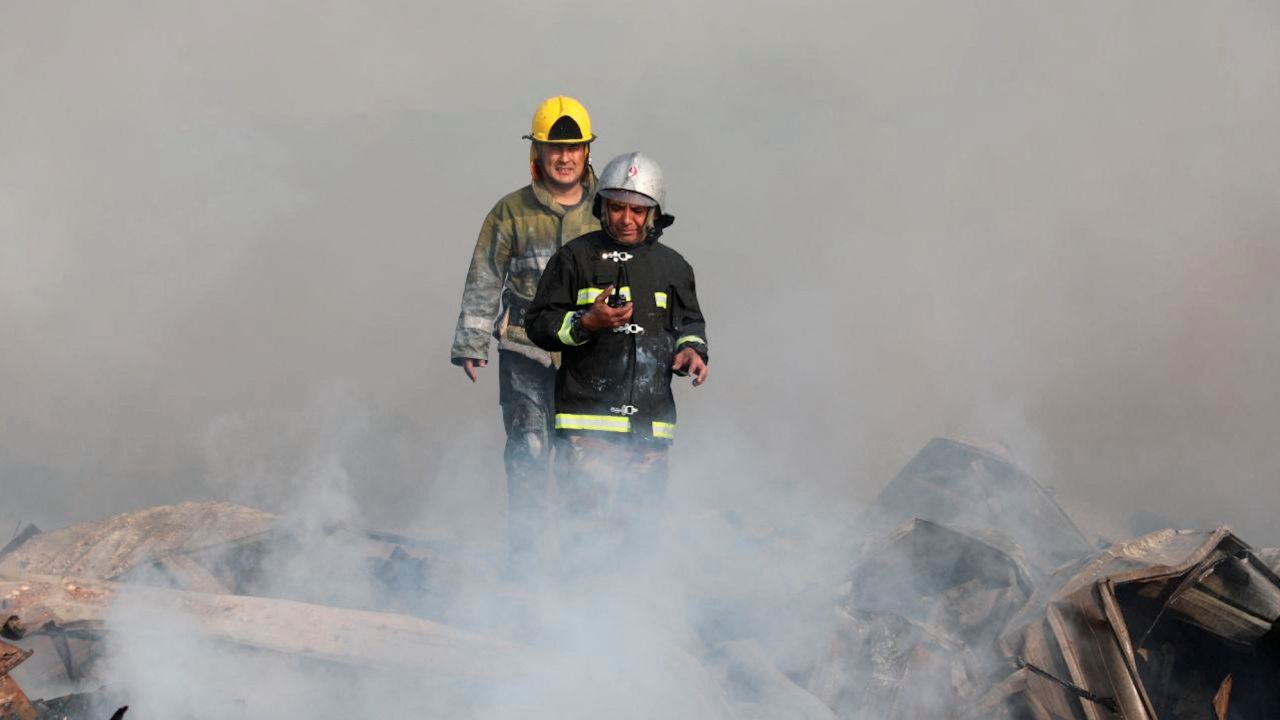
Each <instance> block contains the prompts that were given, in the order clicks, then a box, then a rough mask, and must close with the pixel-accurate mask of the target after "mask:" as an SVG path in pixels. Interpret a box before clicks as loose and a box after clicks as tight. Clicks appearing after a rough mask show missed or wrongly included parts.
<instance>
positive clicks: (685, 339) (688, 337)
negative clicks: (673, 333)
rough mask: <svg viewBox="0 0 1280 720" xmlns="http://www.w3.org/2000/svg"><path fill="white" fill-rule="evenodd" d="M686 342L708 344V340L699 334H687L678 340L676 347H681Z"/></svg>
mask: <svg viewBox="0 0 1280 720" xmlns="http://www.w3.org/2000/svg"><path fill="white" fill-rule="evenodd" d="M685 343H698V344H699V345H706V344H707V341H706V340H703V339H702V338H700V337H698V336H697V335H685V336H684V337H682V338H679V339H677V340H676V347H680V346H681V345H683V344H685Z"/></svg>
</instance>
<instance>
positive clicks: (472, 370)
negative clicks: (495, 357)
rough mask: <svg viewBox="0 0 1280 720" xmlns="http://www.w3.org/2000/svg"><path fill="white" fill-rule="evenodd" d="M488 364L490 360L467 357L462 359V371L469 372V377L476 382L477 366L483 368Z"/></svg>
mask: <svg viewBox="0 0 1280 720" xmlns="http://www.w3.org/2000/svg"><path fill="white" fill-rule="evenodd" d="M488 364H489V361H488V360H472V359H471V358H466V359H465V360H463V361H462V371H463V372H465V373H466V374H467V377H469V378H471V382H475V381H476V377H477V375H476V368H482V367H484V366H485V365H488Z"/></svg>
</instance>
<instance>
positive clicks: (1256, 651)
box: [0, 439, 1280, 720]
mask: <svg viewBox="0 0 1280 720" xmlns="http://www.w3.org/2000/svg"><path fill="white" fill-rule="evenodd" d="M699 521H700V522H702V523H703V525H705V526H708V527H712V526H714V527H716V528H720V527H721V526H726V527H735V528H737V529H739V530H743V534H744V535H745V536H749V538H750V543H749V544H748V545H747V546H746V547H747V548H748V549H747V550H746V551H745V554H744V555H741V556H740V559H742V567H740V568H738V570H739V576H741V575H746V574H750V573H755V574H756V575H761V574H765V573H770V572H771V571H772V570H773V569H774V568H787V567H798V566H801V565H803V562H802V560H803V558H802V557H801V554H802V553H812V548H805V547H803V545H802V544H796V545H793V544H791V543H789V542H788V538H787V537H786V533H785V532H782V531H780V530H779V529H777V528H763V529H761V528H752V529H750V530H749V531H747V530H746V529H745V524H744V523H742V522H740V519H739V518H735V517H734V516H732V515H731V514H727V513H713V514H710V515H705V516H703V517H701V518H700V520H699ZM856 526H857V529H858V542H857V543H856V544H855V545H851V546H849V549H847V550H842V549H841V547H843V546H841V547H832V548H830V551H831V552H830V554H832V555H835V556H838V557H841V558H843V563H844V565H843V569H842V578H840V579H836V580H833V581H830V582H827V581H826V580H825V579H824V578H821V577H814V578H810V581H805V580H804V578H800V579H798V580H797V581H795V582H780V583H774V584H772V585H770V586H769V588H770V589H769V590H768V591H767V592H766V591H760V592H757V591H755V589H753V588H742V587H736V588H735V587H734V586H735V585H741V583H740V582H736V583H735V582H724V579H725V577H727V576H728V575H727V574H731V573H733V572H734V569H733V567H732V566H733V564H734V563H733V561H732V559H725V558H722V562H721V563H720V564H719V565H718V566H717V567H716V568H715V570H714V571H712V570H710V569H709V568H705V567H704V568H702V570H701V571H698V572H697V573H696V574H698V575H700V576H701V577H700V578H696V577H692V576H691V577H690V579H689V582H688V584H687V587H686V589H685V592H686V594H687V595H688V597H689V598H691V603H692V602H693V601H695V600H696V605H697V608H698V610H697V611H696V612H690V613H689V623H690V625H691V626H692V635H693V636H694V637H695V638H696V639H695V640H694V641H692V642H690V643H686V644H684V645H682V646H681V647H680V648H676V647H672V648H671V649H670V651H669V652H668V653H667V656H668V658H670V659H669V660H668V662H667V664H668V665H669V666H670V668H669V671H670V672H671V673H672V678H673V682H674V683H676V684H679V685H681V686H682V687H683V688H685V689H686V690H687V691H688V692H691V693H694V694H696V695H697V696H698V697H697V700H696V702H695V703H693V704H692V705H691V707H697V708H699V709H698V713H699V716H701V717H722V718H742V719H754V718H761V719H763V718H795V719H796V720H802V719H803V720H832V719H834V718H839V719H842V720H870V719H872V718H874V719H876V720H895V719H903V720H905V719H908V718H948V719H955V720H977V719H978V718H997V719H1004V720H1021V719H1022V718H1036V719H1040V718H1046V719H1047V718H1070V719H1076V720H1102V719H1105V718H1114V717H1120V718H1128V719H1131V720H1136V719H1141V720H1172V719H1182V718H1187V719H1191V718H1196V719H1199V718H1215V719H1216V720H1227V718H1232V719H1238V718H1248V719H1253V718H1258V719H1261V718H1274V717H1280V685H1277V684H1276V683H1275V682H1274V678H1276V677H1277V676H1278V673H1280V577H1278V576H1277V574H1276V569H1275V568H1276V565H1277V563H1280V551H1277V550H1260V551H1256V552H1255V551H1254V550H1253V549H1251V548H1250V547H1249V546H1248V545H1247V544H1245V543H1244V542H1243V541H1242V540H1241V539H1239V538H1238V537H1236V536H1235V535H1234V534H1233V533H1232V532H1231V531H1230V530H1229V529H1228V528H1226V527H1220V528H1217V529H1213V530H1197V531H1178V530H1162V531H1159V532H1155V533H1152V534H1150V535H1146V536H1143V537H1140V538H1136V539H1132V540H1128V541H1125V542H1120V543H1115V544H1109V545H1107V546H1106V547H1102V548H1099V547H1097V546H1096V545H1095V544H1093V543H1090V542H1089V540H1088V539H1086V537H1085V536H1084V534H1083V533H1082V532H1081V531H1080V530H1079V529H1078V528H1077V527H1076V525H1075V524H1074V523H1073V522H1072V521H1071V518H1070V517H1068V515H1067V514H1066V513H1065V512H1064V511H1063V510H1062V508H1061V507H1060V506H1059V505H1058V504H1057V503H1056V502H1055V501H1054V500H1053V498H1052V496H1051V495H1050V494H1049V493H1048V492H1046V490H1045V489H1044V488H1043V487H1041V486H1040V485H1039V484H1038V483H1037V482H1036V481H1035V479H1034V478H1032V477H1031V476H1030V475H1028V474H1027V473H1026V472H1024V471H1022V470H1021V469H1019V468H1018V467H1017V466H1016V465H1015V464H1014V463H1013V462H1012V461H1011V460H1010V459H1009V458H1008V457H1007V456H1006V455H1005V454H1004V453H1003V452H1002V451H1000V450H999V449H992V448H985V447H981V446H979V445H977V444H972V443H965V442H958V441H955V440H947V439H935V440H933V441H931V442H930V443H928V444H927V445H926V446H925V447H924V448H923V449H922V450H921V451H920V452H919V453H918V454H917V455H916V456H915V457H914V458H913V459H912V460H911V461H910V462H909V463H908V464H907V466H906V467H905V468H903V470H902V471H901V472H900V473H899V474H898V476H897V477H895V478H894V479H893V480H892V481H891V482H890V483H889V485H887V486H886V487H885V489H884V490H883V492H882V493H881V495H880V497H879V498H878V499H877V500H876V502H875V503H874V504H873V505H872V506H871V507H870V508H868V510H867V512H866V517H865V518H863V519H862V520H861V521H860V522H859V523H857V525H856ZM674 536H675V537H676V538H678V541H680V542H683V543H684V544H685V548H686V549H687V553H686V554H687V555H689V556H690V557H696V556H697V553H698V552H699V550H700V548H699V545H701V544H702V543H701V542H700V540H699V534H698V532H697V531H696V529H692V530H691V529H690V528H689V527H685V528H677V530H676V532H675V533H674ZM317 544H319V545H321V546H322V547H323V548H325V549H326V554H325V557H326V562H324V563H320V564H317V563H306V562H299V561H298V557H299V555H298V551H299V550H300V549H302V548H304V547H312V548H313V547H314V546H315V545H317ZM704 549H705V548H704ZM495 566H496V562H494V561H493V560H492V559H491V558H485V557H483V556H475V555H468V554H467V552H466V550H465V549H464V548H459V547H453V546H449V545H448V544H445V543H436V542H428V541H423V540H417V539H413V538H407V537H403V536H398V535H393V534H389V533H378V532H370V531H366V530H361V529H357V528H352V527H347V526H344V525H340V524H337V525H327V526H324V527H320V528H315V527H305V526H298V525H297V524H293V523H290V522H287V521H284V520H282V519H280V518H278V517H276V516H273V515H271V514H269V513H265V512H261V511H258V510H254V509H251V508H245V507H240V506H236V505H231V504H227V503H194V502H189V503H182V504H179V505H175V506H167V507H157V508H148V509H145V510H140V511H138V512H135V513H129V514H126V515H121V516H117V517H114V518H110V519H107V520H103V521H99V522H94V523H87V524H84V525H78V526H74V527H71V528H66V529H63V530H58V531H54V532H48V533H40V532H39V531H29V532H27V533H25V534H24V536H22V537H21V540H19V541H16V542H13V543H10V545H9V546H7V547H6V548H5V549H4V551H3V553H0V621H3V630H2V631H0V634H3V636H4V637H5V638H7V639H8V640H10V641H11V642H14V643H18V644H20V645H21V647H19V646H15V645H11V644H7V643H3V642H0V720H9V719H10V718H14V719H17V720H41V719H44V718H54V717H57V718H72V719H74V718H82V717H83V718H90V717H92V718H95V719H97V718H105V717H107V716H108V715H109V714H110V710H107V711H106V712H105V714H104V712H103V708H114V707H118V706H120V705H124V704H126V703H132V702H133V701H132V699H130V698H127V697H122V696H121V695H120V694H119V689H118V688H109V687H108V688H101V687H98V686H97V685H95V682H96V679H97V678H99V677H100V676H101V675H100V673H97V672H95V665H96V664H98V663H101V662H103V658H104V656H106V655H105V654H104V653H102V652H101V651H100V647H99V646H100V644H101V643H102V642H103V641H104V638H106V637H107V636H109V635H110V634H111V632H112V627H111V622H110V613H111V611H112V607H113V605H114V604H115V603H117V602H118V601H119V600H120V599H121V598H124V597H127V598H129V599H130V601H131V602H137V603H140V604H142V605H143V606H145V607H151V608H168V609H171V610H172V611H174V612H179V613H181V615H182V616H183V617H184V618H186V620H187V621H188V622H189V623H190V624H192V625H193V626H194V627H195V628H197V629H198V631H199V632H200V633H201V635H202V636H203V637H205V638H207V639H209V640H211V641H213V642H216V643H218V644H219V645H220V646H225V647H229V648H235V649H237V650H238V651H241V652H245V653H250V654H255V655H264V654H265V655H270V656H275V657H279V658H283V659H286V660H287V661H288V662H291V663H298V664H312V665H316V666H321V667H324V668H328V669H330V670H332V669H333V668H340V669H341V671H342V672H349V673H369V672H383V673H392V674H393V675H394V676H396V677H404V678H412V680H411V681H412V682H413V683H417V684H421V683H434V684H435V685H434V687H437V688H439V691H440V693H443V694H448V693H453V694H455V695H465V694H466V693H468V692H472V693H473V692H474V690H475V688H482V687H486V686H492V685H499V684H501V683H504V682H508V681H510V679H511V678H514V677H520V676H527V675H530V674H531V668H539V667H543V666H548V665H550V664H553V663H555V662H556V659H555V658H554V657H553V655H554V653H555V650H554V648H549V647H547V646H546V644H545V643H541V642H539V640H538V637H537V632H536V631H535V630H532V629H531V628H530V627H529V625H530V623H531V622H533V621H531V618H533V617H535V616H536V613H535V612H534V611H533V609H532V607H531V605H532V604H533V602H532V601H531V598H530V596H529V594H528V593H525V592H523V591H522V590H521V589H519V588H515V587H511V586H509V585H508V584H506V583H504V582H502V581H501V580H500V579H499V577H498V574H497V572H496V571H494V570H493V569H492V568H494V567H495ZM353 577H354V579H353ZM477 588H480V590H479V591H477ZM479 596H484V597H487V598H489V600H488V602H487V604H486V611H485V612H484V613H479V612H477V611H476V608H475V606H476V603H477V597H479ZM495 597H496V598H498V599H497V600H496V601H495V600H494V598H495ZM495 607H499V608H503V611H502V612H497V613H495V612H493V608H495ZM482 617H483V619H481V618H482ZM766 620H770V621H766ZM765 628H767V629H765ZM122 641H123V642H128V641H129V640H128V638H124V639H123V640H122ZM797 647H799V650H797ZM19 665H23V669H22V670H21V671H19V672H20V674H21V675H22V680H23V682H24V684H25V685H27V687H37V686H38V687H41V688H61V689H64V690H66V691H68V693H67V694H64V695H62V696H61V697H58V698H55V699H54V700H50V701H32V700H30V699H29V698H28V697H27V695H26V694H24V692H23V689H22V688H21V687H19V686H18V683H17V681H15V679H14V677H13V676H12V675H11V673H13V672H14V671H15V670H16V669H17V668H18V666H19ZM619 692H625V690H621V689H620V690H619ZM236 702H238V703H240V704H239V705H236V704H234V703H233V704H232V705H230V706H229V707H230V708H231V710H232V712H231V713H230V714H229V715H230V716H239V717H258V716H261V715H260V714H258V713H255V712H254V711H253V710H252V709H246V706H245V704H246V702H247V701H246V700H245V699H244V698H238V699H236ZM133 704H136V703H133ZM139 707H140V708H141V706H139ZM450 707H451V708H453V710H454V711H455V712H457V713H462V715H465V714H466V713H465V712H464V711H463V708H465V707H466V703H460V704H458V703H455V704H452V705H450ZM139 712H144V710H143V709H139ZM215 716H218V717H221V716H224V715H222V714H217V713H213V712H210V714H209V717H215Z"/></svg>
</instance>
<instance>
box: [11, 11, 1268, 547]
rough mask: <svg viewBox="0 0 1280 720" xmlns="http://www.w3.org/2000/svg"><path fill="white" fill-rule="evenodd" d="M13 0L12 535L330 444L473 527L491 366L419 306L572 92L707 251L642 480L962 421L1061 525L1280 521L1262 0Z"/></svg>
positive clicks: (830, 495)
mask: <svg viewBox="0 0 1280 720" xmlns="http://www.w3.org/2000/svg"><path fill="white" fill-rule="evenodd" d="M0 8H2V12H3V17H4V18H5V20H4V22H3V23H2V24H0V342H2V344H0V490H2V491H0V533H2V534H4V535H5V536H6V537H0V541H3V540H4V539H7V533H8V532H9V528H11V527H12V526H13V525H14V524H15V523H16V522H17V521H18V520H23V519H25V520H34V521H36V522H37V523H39V524H41V525H44V526H46V527H48V526H57V525H62V524H65V523H68V522H71V521H76V520H82V519H89V518H95V517H99V516H103V515H105V514H108V513H114V512H119V511H123V510H127V509H130V508H134V507H137V506H140V505H145V504H155V503H167V502H175V501H179V500H184V499H191V498H206V497H214V498H230V499H235V500H240V501H244V502H253V503H255V504H259V505H264V506H266V507H269V508H273V509H274V508H278V507H279V506H281V504H283V503H285V502H286V498H287V497H288V493H289V489H290V488H291V487H296V486H297V476H298V475H299V474H300V473H305V472H307V468H308V467H312V466H314V463H315V461H316V460H315V459H316V457H317V456H324V457H336V458H338V459H339V460H340V462H341V465H342V466H343V467H345V469H346V471H347V473H348V475H349V484H350V487H351V489H352V490H353V491H354V494H355V497H356V499H357V501H358V502H359V503H360V506H361V509H362V510H363V512H364V513H365V514H366V516H367V517H368V518H369V521H370V522H371V523H372V524H377V525H381V526H385V527H389V528H395V529H404V530H411V531H414V532H420V533H423V534H432V533H442V534H454V535H464V536H466V537H471V538H486V537H491V538H492V539H493V540H494V541H496V537H492V533H491V530H492V528H493V527H494V521H495V519H496V518H497V517H498V515H497V513H498V512H499V511H500V508H501V503H502V498H503V495H504V493H503V491H502V482H503V480H502V471H501V456H500V448H501V442H502V440H501V424H500V419H499V414H498V407H497V389H496V373H495V372H494V368H493V367H492V366H491V367H490V368H489V371H488V372H486V374H485V377H484V378H483V379H482V382H481V383H480V384H479V385H477V386H472V385H470V384H469V383H466V382H465V380H464V377H463V375H462V372H461V371H460V370H458V369H457V368H454V367H452V366H451V365H450V364H449V362H448V352H449V343H450V340H451V336H452V331H453V325H454V322H455V319H456V316H457V309H458V301H459V298H460V294H461V289H462V282H463V277H464V273H465V270H466V263H467V260H468V257H469V255H470V252H471V248H472V245H473V243H474V240H475V235H476V232H477V230H478V229H479V226H480V222H481V220H482V218H483V216H484V213H485V212H486V211H487V210H488V209H489V208H490V207H491V206H492V204H493V203H494V201H495V200H496V199H497V198H498V197H499V196H500V195H502V194H503V193H505V192H507V191H509V190H512V189H515V188H516V187H518V186H520V185H521V184H523V183H525V182H527V180H528V176H527V169H526V154H527V146H526V144H525V143H524V142H523V141H521V140H520V136H521V135H522V134H524V133H525V132H527V129H528V122H529V117H530V115H531V114H532V111H533V109H534V107H535V105H536V104H537V103H538V102H539V101H540V100H541V99H543V98H544V97H547V96H549V95H553V94H561V93H564V94H569V95H573V96H575V97H577V98H579V99H581V100H582V101H583V102H584V103H586V105H587V107H588V108H589V110H590V111H591V114H592V119H593V121H594V126H595V129H596V132H597V133H598V134H599V135H600V140H599V142H598V143H597V144H596V145H595V146H594V148H593V153H594V156H595V158H596V161H597V162H596V164H597V166H598V167H599V166H602V165H603V163H604V161H605V160H607V159H608V158H609V157H611V156H613V155H615V154H617V153H620V152H624V151H628V150H633V149H640V150H643V151H645V152H647V153H649V154H651V155H653V156H654V157H656V158H657V159H658V160H659V162H661V163H662V165H663V166H664V168H665V169H666V171H667V173H668V177H669V191H668V197H669V205H670V210H671V211H673V212H674V213H675V214H676V215H677V218H678V220H677V223H676V224H675V226H674V227H673V228H672V229H671V231H670V232H669V233H668V234H667V235H666V236H664V238H663V241H664V242H668V243H670V244H671V245H672V246H674V247H676V248H677V249H678V250H680V251H681V252H682V253H683V254H684V255H685V256H686V257H687V258H688V259H689V260H690V262H691V263H692V264H693V266H694V267H695V269H696V270H697V273H698V287H699V292H700V295H701V297H702V301H703V306H704V309H705V310H706V312H707V315H708V318H709V334H710V339H711V343H712V350H711V354H712V377H711V380H710V382H709V384H708V385H707V386H706V387H704V388H700V389H698V390H696V391H690V390H689V389H688V387H683V388H681V390H680V392H678V401H679V404H680V411H681V422H680V437H679V440H678V441H677V445H676V449H675V451H674V453H675V461H676V466H675V470H674V471H673V486H674V488H675V489H674V490H673V492H676V493H680V492H686V491H688V490H689V489H690V488H697V493H695V494H696V495H697V496H698V498H699V501H700V502H706V503H716V504H728V505H751V504H753V503H756V502H760V501H761V500H760V499H759V498H758V497H757V496H756V495H755V494H754V493H756V492H757V490H758V489H760V488H769V489H772V490H775V491H779V492H783V493H786V494H789V495H793V496H796V497H798V498H801V499H802V500H804V499H815V498H816V499H819V500H821V501H822V504H821V507H824V508H825V509H828V510H830V509H840V508H849V509H852V508H854V507H856V504H857V503H858V502H860V501H866V500H868V499H870V498H871V497H873V496H874V493H875V492H876V491H877V490H878V489H879V488H880V487H881V486H882V485H883V484H884V483H885V482H886V481H887V480H888V479H889V478H890V477H891V476H892V474H893V473H894V472H895V471H896V470H897V469H898V468H899V467H900V466H901V465H902V464H903V463H905V461H906V460H907V459H908V458H909V457H910V455H911V454H912V453H913V452H915V450H916V449H918V448H919V447H920V446H922V445H923V444H924V443H925V442H926V441H927V440H928V439H929V438H930V437H932V436H934V435H939V434H949V435H961V436H966V435H969V436H975V435H976V436H986V437H993V438H997V439H1001V440H1003V441H1004V442H1006V443H1008V444H1009V445H1010V446H1011V447H1012V448H1013V450H1014V453H1015V455H1017V456H1018V457H1019V458H1021V460H1022V461H1023V463H1024V464H1026V465H1027V466H1028V467H1029V468H1030V469H1031V470H1032V471H1033V472H1034V473H1035V474H1036V475H1037V476H1038V477H1040V478H1041V479H1042V480H1043V481H1045V482H1046V483H1049V484H1051V485H1053V486H1054V487H1055V488H1057V490H1058V491H1059V493H1060V496H1061V498H1062V499H1063V501H1064V502H1065V503H1066V504H1067V505H1068V507H1069V508H1070V509H1071V510H1073V511H1074V512H1076V513H1077V514H1078V515H1084V514H1088V517H1089V518H1090V519H1089V520H1088V521H1085V522H1083V523H1082V524H1091V523H1092V524H1094V525H1096V526H1097V527H1100V528H1107V527H1111V526H1116V525H1120V526H1121V527H1122V526H1123V524H1124V523H1125V521H1126V519H1127V517H1128V516H1129V514H1131V513H1133V512H1137V511H1139V510H1146V511H1148V512H1151V513H1156V514H1159V515H1167V516H1170V517H1171V518H1172V519H1174V520H1175V521H1177V522H1179V523H1182V524H1212V523H1217V522H1229V523H1231V524H1232V525H1234V526H1235V527H1236V528H1237V529H1239V530H1241V531H1242V532H1243V533H1244V535H1245V539H1246V540H1249V541H1252V542H1255V543H1257V544H1261V545H1267V544H1272V545H1274V544H1280V528H1277V527H1276V523H1275V522H1274V520H1273V519H1272V517H1273V513H1274V509H1275V508H1276V507H1278V506H1280V477H1278V475H1280V442H1277V440H1276V438H1277V436H1278V432H1277V429H1278V428H1280V383H1277V382H1276V379H1275V374H1276V368H1277V367H1280V325H1278V324H1277V322H1276V321H1275V316H1276V312H1277V308H1278V307H1280V290H1278V289H1277V288H1280V284H1278V283H1277V282H1276V281H1275V276H1276V274H1277V271H1280V202H1278V201H1280V197H1277V195H1278V190H1277V189H1278V188H1280V134H1277V133H1276V131H1275V128H1277V127H1280V73H1278V72H1277V68H1278V67H1280V7H1277V6H1276V5H1275V4H1273V3H1267V2H1238V3H1196V2H1167V1H1161V2H1131V3H1123V4H1114V3H1097V4H1088V3H1085V4H1081V3H1041V2H971V3H944V2H933V3H925V2H901V1H898V0H894V1H892V2H890V1H885V2H840V3H835V2H832V3H818V2H786V3H783V2H760V1H758V0H756V1H747V2H736V3H721V4H718V5H712V4H701V3H690V2H674V1H665V2H664V1H659V2H651V3H640V4H630V5H618V4H615V3H586V2H572V1H564V0H553V1H552V2H544V3H518V2H509V3H480V2H475V3H393V2H387V3H359V4H356V3H326V2H305V3H304V2H256V1H255V2H231V3H217V4H208V3H176V2H153V3H129V4H125V3H40V2H27V3H22V2H4V3H2V4H0ZM1095 518H1096V520H1095ZM1082 520H1083V518H1082Z"/></svg>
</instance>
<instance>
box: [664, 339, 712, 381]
mask: <svg viewBox="0 0 1280 720" xmlns="http://www.w3.org/2000/svg"><path fill="white" fill-rule="evenodd" d="M671 370H672V371H673V372H677V373H680V374H682V375H692V376H693V385H694V387H697V386H699V385H701V384H702V383H704V382H706V381H707V363H706V362H705V361H703V359H702V356H701V355H699V354H698V352H697V351H696V350H694V349H693V348H691V347H687V348H684V349H682V350H681V351H680V352H678V353H676V358H675V360H673V361H672V362H671Z"/></svg>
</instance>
